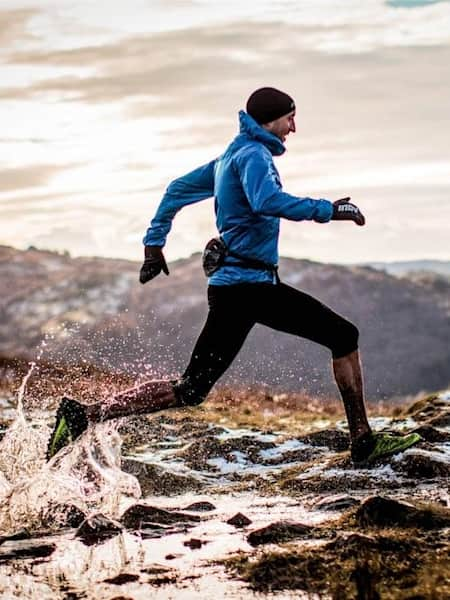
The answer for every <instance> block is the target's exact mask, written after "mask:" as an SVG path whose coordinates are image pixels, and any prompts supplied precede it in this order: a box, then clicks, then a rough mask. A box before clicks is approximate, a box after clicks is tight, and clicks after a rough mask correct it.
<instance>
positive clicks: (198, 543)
mask: <svg viewBox="0 0 450 600" xmlns="http://www.w3.org/2000/svg"><path fill="white" fill-rule="evenodd" d="M207 543H208V542H206V541H202V540H198V539H197V538H191V539H190V540H186V541H185V542H183V546H187V547H188V548H190V549H191V550H198V549H199V548H201V547H202V546H203V544H207Z"/></svg>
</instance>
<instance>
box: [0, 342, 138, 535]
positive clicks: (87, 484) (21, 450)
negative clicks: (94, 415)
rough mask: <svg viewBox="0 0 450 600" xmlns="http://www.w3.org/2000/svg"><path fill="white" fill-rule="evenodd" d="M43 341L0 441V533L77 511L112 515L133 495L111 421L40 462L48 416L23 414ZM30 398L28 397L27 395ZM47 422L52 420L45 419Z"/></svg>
mask: <svg viewBox="0 0 450 600" xmlns="http://www.w3.org/2000/svg"><path fill="white" fill-rule="evenodd" d="M44 348H45V345H43V346H42V347H41V352H40V353H39V357H38V358H37V359H36V361H33V362H31V363H30V365H29V369H28V372H27V373H26V375H25V376H24V377H23V379H22V382H21V385H20V387H19V389H18V392H17V402H16V415H15V420H14V421H13V423H12V424H11V425H10V427H9V428H8V430H7V431H6V433H5V435H4V436H3V439H2V440H1V441H0V532H1V533H2V534H5V533H7V534H11V533H14V532H15V531H17V530H19V529H23V528H27V529H28V530H30V531H39V530H41V529H58V528H60V527H61V526H64V525H65V523H66V522H67V515H68V513H70V512H71V511H73V510H74V509H75V510H78V511H81V512H82V513H84V514H85V515H86V516H88V515H89V514H91V513H95V512H102V513H103V514H105V515H107V516H111V517H113V518H114V517H117V516H118V514H120V512H121V510H123V506H124V503H126V501H127V499H129V498H139V497H140V496H141V489H140V486H139V483H138V481H137V479H135V478H134V477H133V476H131V475H128V474H126V473H124V472H122V470H121V444H122V440H121V438H120V436H119V434H118V433H117V430H116V428H117V425H115V424H114V423H111V422H109V423H104V424H100V425H97V426H95V427H94V426H91V427H90V428H89V429H88V430H87V431H86V432H85V434H84V435H83V436H82V437H81V438H80V439H79V440H77V441H76V443H74V444H70V445H69V446H67V447H66V448H64V449H63V450H62V451H60V452H59V453H58V454H57V455H56V456H55V457H54V458H53V459H52V460H51V461H50V462H46V448H47V442H48V437H49V434H50V428H49V424H48V420H49V419H48V415H47V414H45V413H44V415H42V413H40V415H39V417H38V416H37V415H36V414H34V413H33V412H32V411H31V412H30V411H28V415H27V417H26V416H25V412H24V398H25V396H26V393H27V385H28V382H29V380H30V377H31V376H32V374H33V373H35V372H36V370H37V369H38V367H37V360H39V359H40V357H41V355H42V352H43V351H44ZM30 400H31V401H32V400H33V399H32V398H31V399H30ZM51 426H53V418H52V419H51Z"/></svg>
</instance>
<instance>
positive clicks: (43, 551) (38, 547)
mask: <svg viewBox="0 0 450 600" xmlns="http://www.w3.org/2000/svg"><path fill="white" fill-rule="evenodd" d="M55 550H56V544H47V543H43V542H42V541H40V540H16V541H10V542H7V543H5V544H4V545H3V546H2V547H1V549H0V563H3V562H7V561H10V560H22V559H28V558H47V557H48V556H51V555H52V554H53V552H54V551H55Z"/></svg>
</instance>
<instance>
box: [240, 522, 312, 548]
mask: <svg viewBox="0 0 450 600" xmlns="http://www.w3.org/2000/svg"><path fill="white" fill-rule="evenodd" d="M314 529H315V528H314V527H311V526H310V525H304V524H303V523H293V522H291V521H278V522H277V523H271V524H270V525H267V526H266V527H263V528H262V529H257V530H256V531H252V532H251V533H250V534H249V535H248V536H247V541H248V543H249V544H250V545H251V546H260V545H261V544H280V543H283V542H289V541H291V540H295V539H297V538H308V537H311V535H312V533H313V531H314Z"/></svg>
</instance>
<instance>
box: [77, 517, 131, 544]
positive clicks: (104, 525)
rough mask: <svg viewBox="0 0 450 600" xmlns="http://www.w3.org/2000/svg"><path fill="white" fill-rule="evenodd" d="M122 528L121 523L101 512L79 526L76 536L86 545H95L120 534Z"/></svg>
mask: <svg viewBox="0 0 450 600" xmlns="http://www.w3.org/2000/svg"><path fill="white" fill-rule="evenodd" d="M122 529H123V528H122V526H121V524H120V523H117V521H113V520H112V519H109V518H108V517H105V516H104V515H102V514H100V513H99V514H97V515H93V516H92V517H89V518H88V519H86V520H85V521H84V522H83V523H82V524H81V525H80V526H79V527H78V529H77V532H76V537H78V538H80V540H81V541H82V542H83V544H85V545H86V546H93V545H94V544H98V543H99V542H103V541H105V540H109V539H111V538H112V537H114V536H116V535H118V534H119V533H120V532H121V531H122Z"/></svg>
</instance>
